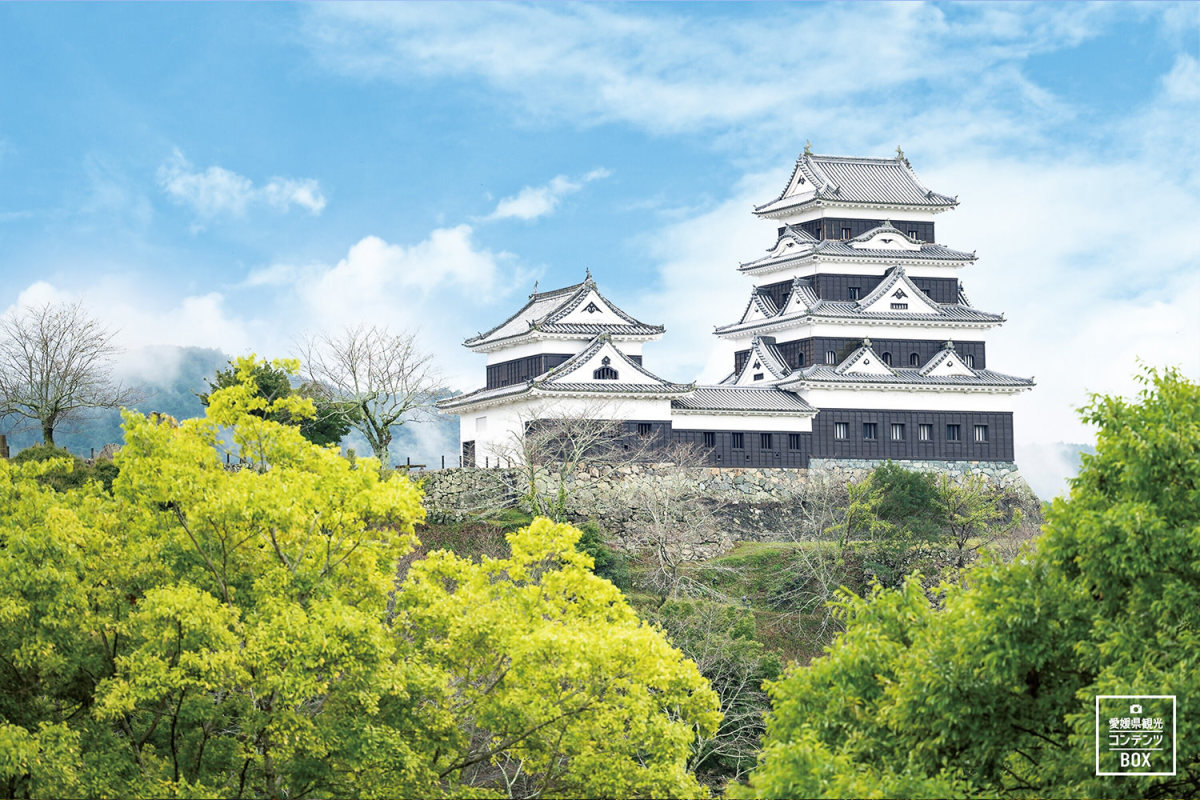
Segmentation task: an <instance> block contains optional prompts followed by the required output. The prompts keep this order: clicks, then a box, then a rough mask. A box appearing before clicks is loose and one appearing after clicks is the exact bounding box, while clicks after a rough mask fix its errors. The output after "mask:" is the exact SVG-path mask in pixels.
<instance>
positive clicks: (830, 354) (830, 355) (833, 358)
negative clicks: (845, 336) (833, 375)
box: [825, 350, 837, 364]
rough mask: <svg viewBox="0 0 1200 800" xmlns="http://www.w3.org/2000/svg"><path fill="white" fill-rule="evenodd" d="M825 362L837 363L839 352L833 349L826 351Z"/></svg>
mask: <svg viewBox="0 0 1200 800" xmlns="http://www.w3.org/2000/svg"><path fill="white" fill-rule="evenodd" d="M825 363H826V364H836V363H837V353H836V352H835V351H833V350H826V351H825Z"/></svg>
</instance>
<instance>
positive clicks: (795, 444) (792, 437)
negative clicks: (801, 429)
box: [788, 433, 803, 450]
mask: <svg viewBox="0 0 1200 800" xmlns="http://www.w3.org/2000/svg"><path fill="white" fill-rule="evenodd" d="M802 441H803V440H802V439H801V437H800V434H798V433H789V434H788V450H800V449H802V448H801V446H800V443H801V442H802Z"/></svg>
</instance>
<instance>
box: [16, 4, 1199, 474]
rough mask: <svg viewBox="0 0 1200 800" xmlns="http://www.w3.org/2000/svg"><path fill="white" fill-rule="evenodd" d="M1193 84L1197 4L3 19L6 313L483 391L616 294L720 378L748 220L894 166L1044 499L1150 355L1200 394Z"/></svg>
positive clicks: (455, 9) (95, 12)
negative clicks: (546, 337) (417, 352)
mask: <svg viewBox="0 0 1200 800" xmlns="http://www.w3.org/2000/svg"><path fill="white" fill-rule="evenodd" d="M1198 58H1200V4H1194V3H1192V4H1157V3H1138V4H1129V5H1123V4H1112V3H1105V4H1098V5H1091V4H1074V3H1062V4H1030V5H1025V4H1015V3H1005V4H996V5H992V4H984V3H971V4H963V5H948V4H921V3H895V4H866V3H843V4H830V5H826V4H821V3H802V4H782V3H757V4H737V5H733V4H723V3H705V4H695V5H692V4H685V3H669V4H650V3H647V4H633V5H622V4H579V5H570V4H563V5H549V4H543V5H504V4H493V3H483V4H470V5H461V6H458V5H448V4H438V5H424V4H396V5H389V4H371V5H366V6H353V5H333V4H327V5H291V4H264V5H251V4H164V5H158V4H121V5H108V4H87V5H75V4H71V5H67V4H50V5H25V4H5V5H0V66H2V69H0V309H3V308H10V309H11V308H13V307H16V306H19V305H21V304H25V303H36V302H42V301H45V300H50V299H59V298H63V299H67V298H79V299H82V300H84V301H85V302H86V303H87V304H88V305H89V306H90V307H91V308H92V309H93V310H94V312H95V313H96V314H97V315H99V316H101V317H102V318H104V319H105V320H106V321H107V322H109V324H111V325H113V326H114V327H119V328H120V329H121V334H120V336H121V340H122V342H123V343H124V344H125V346H126V347H127V348H129V354H128V356H127V362H128V363H127V367H128V368H129V369H130V370H137V369H141V370H143V371H145V370H157V371H163V370H169V369H170V364H169V363H167V362H162V361H155V362H153V363H139V358H141V357H142V356H143V355H144V351H142V350H140V348H142V347H143V346H145V345H150V344H178V345H201V346H210V347H220V348H222V349H224V350H225V351H226V352H229V353H236V352H248V351H251V350H253V351H257V352H259V353H260V354H265V355H272V356H274V355H282V354H286V353H288V352H289V351H290V350H291V349H292V343H293V341H294V339H295V337H296V336H298V335H300V334H302V333H303V332H305V331H312V330H319V329H332V328H337V327H338V326H341V325H344V324H347V323H349V322H353V321H357V320H365V321H369V322H380V323H386V324H389V325H391V326H392V327H393V328H415V329H418V330H419V332H420V336H421V337H422V339H423V341H424V342H425V345H426V347H428V348H429V349H431V350H434V351H435V352H436V353H437V355H438V357H439V360H440V361H441V363H442V365H443V368H444V371H445V374H446V376H447V380H448V382H449V383H450V384H451V385H453V386H455V387H456V388H461V389H470V388H473V384H474V383H476V382H479V381H481V380H482V375H483V369H482V359H480V358H479V357H477V356H473V355H471V354H470V353H468V352H466V351H465V350H463V349H462V348H461V347H459V344H458V343H459V342H460V341H461V340H462V339H463V338H465V337H466V336H468V335H471V334H472V333H474V332H475V331H476V330H479V329H486V328H487V327H490V326H491V325H492V324H494V323H495V322H497V321H499V320H500V319H502V318H504V317H505V316H507V315H508V314H509V313H510V312H511V311H512V310H514V309H515V307H517V306H519V305H520V303H521V302H522V301H523V298H524V297H525V296H526V295H527V294H528V292H529V291H530V289H531V288H532V285H533V282H534V281H535V280H537V281H540V285H541V286H542V287H543V288H546V287H551V286H557V285H562V284H566V283H570V282H575V281H577V280H579V279H580V277H581V276H582V274H583V271H584V269H585V268H586V267H590V268H591V269H592V272H593V273H594V274H595V276H596V277H597V279H598V280H599V281H600V283H601V285H602V288H603V289H604V290H605V291H606V292H607V293H608V294H609V295H610V296H611V297H612V298H613V299H615V300H616V301H617V302H619V303H621V304H622V305H624V306H625V307H626V308H627V309H628V310H630V311H631V312H633V313H635V314H637V315H639V316H641V317H642V318H643V319H646V320H647V321H652V322H660V323H664V324H666V325H667V329H668V333H667V336H666V338H665V339H664V341H663V342H661V343H659V344H657V345H654V346H652V347H651V348H649V349H648V351H647V359H648V360H647V364H648V366H650V367H651V368H653V369H657V371H659V372H660V373H663V374H665V376H666V377H669V378H672V379H680V380H685V379H691V378H694V377H697V376H701V377H704V378H709V379H716V378H719V377H720V370H721V368H722V367H723V366H725V365H726V363H727V360H728V354H727V353H725V352H724V351H722V350H720V348H719V347H718V343H717V342H715V340H714V337H712V336H711V334H710V331H711V328H712V326H713V325H714V324H718V323H724V322H727V321H729V318H730V317H731V316H733V315H735V314H736V313H737V311H738V306H739V305H740V303H741V302H742V300H741V298H743V297H744V296H745V292H746V291H747V290H748V284H747V283H746V282H745V280H744V279H743V278H741V277H740V276H738V275H736V274H735V271H734V267H735V266H736V264H737V263H738V262H739V261H745V260H749V259H751V258H753V257H756V256H757V255H758V254H759V253H761V252H762V250H763V249H764V248H766V247H767V246H768V245H769V244H770V243H771V240H772V236H771V226H770V225H769V224H767V223H763V222H759V221H757V220H755V219H754V218H753V217H752V215H751V214H750V213H749V209H750V206H751V205H752V204H753V203H755V202H762V201H763V200H765V199H767V198H769V197H770V196H772V195H774V194H777V193H778V192H779V190H780V189H781V188H782V185H783V183H784V181H786V179H787V177H788V174H789V172H790V169H791V165H792V163H793V161H794V159H795V157H796V155H797V153H798V152H799V151H800V149H801V148H802V147H803V145H804V142H805V141H806V140H811V141H812V143H813V147H814V149H815V150H816V151H817V152H823V153H837V154H852V155H877V156H886V155H890V154H892V153H893V152H894V150H895V147H896V146H897V145H898V144H899V145H903V147H904V149H905V152H906V153H907V155H908V157H909V158H910V159H911V161H912V163H913V165H914V167H915V169H916V170H917V172H918V174H920V175H921V176H922V178H923V179H924V180H925V182H926V183H927V184H929V185H930V186H932V187H933V188H934V189H936V190H938V191H941V192H944V193H948V194H957V195H959V197H960V200H961V203H962V204H961V206H960V207H959V209H957V210H956V211H954V212H951V213H949V214H946V215H944V216H943V217H939V226H938V239H939V240H941V241H943V242H944V243H946V244H948V245H950V246H953V247H958V248H962V249H967V250H972V249H978V251H979V255H980V261H979V262H978V264H977V265H975V266H974V267H972V268H971V269H970V270H968V271H967V273H966V274H965V275H964V276H963V277H964V280H965V282H966V287H967V290H968V293H969V295H970V297H971V299H972V301H973V302H974V303H975V304H976V305H977V306H980V307H982V308H984V309H985V310H989V311H1002V312H1004V313H1006V314H1007V316H1008V318H1009V320H1010V322H1009V323H1008V325H1007V326H1006V327H1005V328H1004V329H1003V330H1002V331H1000V332H998V333H996V334H995V335H994V336H992V338H991V344H990V347H991V357H990V358H989V363H990V365H995V366H996V367H997V368H999V369H1001V370H1005V371H1009V372H1012V373H1015V374H1023V375H1034V376H1036V377H1037V378H1038V381H1039V387H1038V389H1037V390H1035V391H1034V392H1032V393H1030V394H1029V395H1026V396H1024V397H1023V398H1022V399H1021V400H1020V401H1019V406H1018V410H1017V413H1018V419H1017V432H1018V440H1019V441H1018V456H1019V460H1021V461H1022V462H1023V467H1024V468H1025V469H1027V470H1029V469H1032V468H1036V465H1035V464H1033V463H1026V462H1033V461H1036V460H1037V459H1038V458H1041V457H1042V456H1041V455H1039V453H1040V452H1041V451H1039V450H1038V449H1037V448H1038V447H1039V446H1040V445H1043V444H1046V443H1050V442H1055V441H1086V440H1087V439H1088V438H1089V437H1088V433H1087V432H1086V430H1085V429H1084V428H1083V427H1082V426H1081V425H1080V424H1079V423H1078V422H1077V421H1076V420H1075V417H1074V412H1073V411H1072V407H1073V406H1076V405H1078V404H1080V403H1081V402H1083V400H1084V399H1085V396H1086V392H1087V391H1105V392H1108V391H1119V392H1127V391H1129V390H1130V389H1131V387H1132V384H1131V377H1132V375H1133V373H1134V372H1135V370H1136V368H1137V367H1136V358H1137V357H1139V356H1140V357H1141V358H1142V359H1143V360H1145V361H1147V362H1149V363H1153V364H1167V363H1174V364H1178V365H1181V366H1183V367H1184V369H1185V370H1186V371H1188V372H1189V373H1190V374H1192V375H1193V376H1196V375H1200V355H1198V354H1200V270H1198V269H1197V264H1198V259H1200V240H1198V237H1197V225H1196V220H1197V219H1198V218H1200V159H1198V158H1197V157H1196V154H1197V152H1198V151H1200V61H1198ZM1021 448H1024V452H1025V453H1026V454H1027V457H1025V456H1022V449H1021Z"/></svg>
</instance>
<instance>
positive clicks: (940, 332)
mask: <svg viewBox="0 0 1200 800" xmlns="http://www.w3.org/2000/svg"><path fill="white" fill-rule="evenodd" d="M1000 324H1001V323H996V325H992V326H989V328H993V327H996V326H997V325H1000ZM989 328H970V327H965V326H961V325H949V326H946V327H942V326H933V325H921V324H914V325H863V324H861V323H850V322H799V323H797V324H793V325H785V326H781V327H778V328H773V329H764V328H759V329H758V330H756V331H746V332H743V333H737V334H724V335H723V336H722V337H721V338H723V339H727V340H729V341H731V342H733V344H734V349H735V350H745V349H746V348H748V347H750V342H751V340H752V339H753V337H754V335H755V334H756V333H757V334H758V335H760V336H773V337H775V340H776V341H778V342H790V341H794V340H796V339H808V338H810V337H822V336H827V337H832V338H843V339H862V338H864V337H869V338H872V339H936V340H940V341H945V340H947V339H952V340H954V341H959V340H961V341H970V342H978V341H986V339H987V335H988V330H989Z"/></svg>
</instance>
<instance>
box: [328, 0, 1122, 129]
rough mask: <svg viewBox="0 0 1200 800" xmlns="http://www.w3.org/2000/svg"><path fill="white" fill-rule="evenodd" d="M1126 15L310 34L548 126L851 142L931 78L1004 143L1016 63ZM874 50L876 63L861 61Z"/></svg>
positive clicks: (354, 16)
mask: <svg viewBox="0 0 1200 800" xmlns="http://www.w3.org/2000/svg"><path fill="white" fill-rule="evenodd" d="M1114 13H1115V11H1114V10H1113V9H1111V8H1109V7H1107V6H1105V5H1103V4H1095V5H1094V4H1076V5H1057V6H1027V5H1022V6H997V5H986V6H984V5H982V4H980V5H971V4H968V5H965V6H958V7H955V8H953V9H951V10H947V9H946V8H945V7H943V6H940V5H934V4H918V3H889V4H869V5H868V4H828V5H816V4H807V3H805V4H797V5H791V6H789V5H784V6H777V7H773V8H772V13H771V14H769V15H754V16H747V15H742V14H736V13H714V14H705V15H689V14H686V13H684V14H669V15H668V14H658V13H652V12H644V11H642V10H641V9H636V10H635V9H631V8H628V7H610V6H603V5H589V4H582V5H558V6H551V5H533V6H529V5H503V4H495V3H488V4H466V5H458V6H455V7H454V12H453V13H446V7H445V6H438V7H430V6H421V5H417V4H399V5H371V4H367V5H319V6H315V7H313V8H312V9H311V12H310V14H309V17H308V20H307V25H306V32H307V36H308V40H309V43H310V46H311V47H312V48H313V50H314V52H315V53H316V55H317V56H318V58H319V59H320V60H321V61H322V62H323V63H324V64H325V65H327V66H328V67H330V68H332V69H335V70H338V71H340V72H344V73H348V74H352V75H357V76H362V77H369V78H384V79H389V80H395V81H401V82H403V81H410V80H412V79H413V78H414V77H419V78H446V77H449V78H455V79H461V78H466V79H476V80H479V81H482V82H483V83H485V84H487V85H488V86H489V87H490V88H491V89H492V90H494V91H495V92H496V93H497V94H498V95H502V96H503V97H504V102H506V103H510V104H512V105H514V107H515V109H516V110H517V111H518V112H519V113H521V114H522V115H523V116H525V117H527V118H528V117H532V118H533V119H537V118H546V117H550V118H553V119H555V120H558V119H568V120H570V121H572V122H576V123H580V122H581V123H584V124H589V123H599V122H609V121H622V122H627V123H631V124H633V125H635V126H638V127H641V128H643V129H646V130H649V131H651V132H654V133H687V134H692V133H695V132H697V131H700V130H712V129H717V130H719V131H722V132H723V133H724V134H725V135H726V136H728V135H729V134H730V133H731V132H736V134H735V137H734V138H742V137H744V136H754V137H755V138H756V139H758V140H759V141H768V140H770V139H771V138H772V137H775V136H777V135H779V134H780V133H783V132H786V134H787V135H788V136H789V137H794V136H796V131H797V130H802V131H809V132H812V131H817V130H827V129H828V128H830V127H831V126H834V125H836V121H837V120H841V119H847V120H850V122H851V124H848V125H846V126H845V127H846V128H848V129H851V130H852V129H854V127H855V126H854V124H853V120H854V119H856V118H860V117H867V118H869V117H870V116H871V115H872V114H875V115H876V116H878V112H879V111H880V110H883V109H889V110H891V111H893V112H895V111H900V112H901V113H903V114H904V115H905V116H914V115H916V114H919V113H920V110H921V109H920V108H919V106H920V105H921V104H915V103H913V102H912V100H911V97H910V95H909V94H908V89H909V88H910V87H912V86H913V85H915V84H917V83H918V82H927V83H934V84H937V85H939V86H941V87H943V89H944V90H945V92H946V99H947V103H948V104H949V105H953V106H955V107H959V108H965V107H968V106H969V107H970V108H971V109H972V110H973V111H975V112H977V113H978V114H981V115H983V116H982V117H981V118H980V121H981V122H983V123H985V124H983V125H981V126H979V127H978V128H975V129H973V130H972V131H971V133H972V135H975V136H979V137H983V138H988V139H990V140H992V141H996V138H997V137H999V136H1002V135H1003V129H1004V128H1005V127H1007V124H1009V123H1010V122H1012V121H1016V120H1019V119H1020V118H1021V115H1022V112H1023V111H1024V109H1023V108H1021V106H1020V104H1019V101H1020V100H1022V99H1024V97H1025V95H1026V93H1027V92H1028V90H1029V89H1030V88H1031V87H1029V85H1028V83H1027V81H1026V80H1025V78H1024V76H1023V75H1022V73H1021V71H1020V69H1016V68H1013V65H1017V64H1019V63H1020V62H1021V61H1022V60H1023V59H1025V58H1027V57H1028V56H1030V55H1033V54H1037V53H1042V52H1047V51H1051V50H1055V49H1059V48H1064V47H1071V46H1074V45H1076V44H1078V43H1079V42H1081V41H1083V40H1084V39H1086V38H1087V37H1088V36H1090V35H1092V33H1093V32H1094V31H1095V30H1096V29H1097V28H1098V27H1099V25H1100V24H1101V23H1102V22H1103V20H1105V19H1107V18H1110V17H1111V16H1113V14H1114ZM784 32H787V33H786V35H785V34H784ZM964 42H970V43H971V46H969V47H965V46H964V45H963V43H964ZM861 53H870V56H871V57H870V58H854V57H852V54H861ZM1000 97H1003V98H1006V99H1005V101H1004V103H1003V105H1002V106H1000V107H996V104H995V103H994V102H992V101H993V100H994V99H996V98H1000ZM888 116H889V117H892V118H893V119H892V121H893V122H894V121H895V120H894V117H895V113H892V114H889V115H888ZM989 120H991V122H990V124H989ZM872 127H874V126H872ZM893 129H894V127H893ZM723 138H724V137H723ZM889 138H890V137H889ZM848 144H850V145H852V146H856V145H857V144H858V142H849V143H848Z"/></svg>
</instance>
